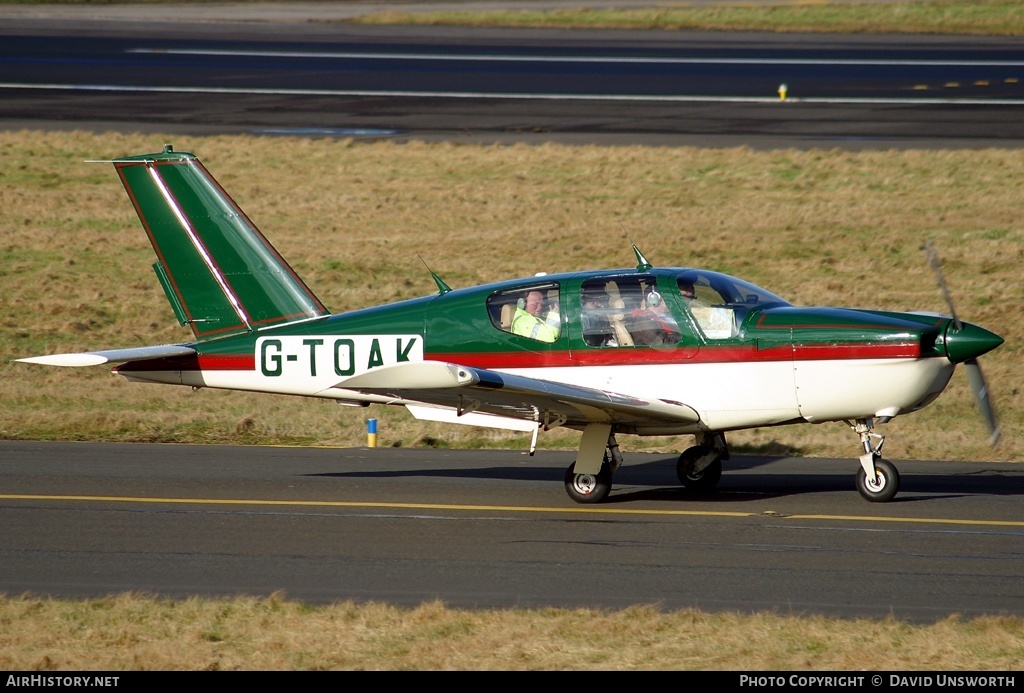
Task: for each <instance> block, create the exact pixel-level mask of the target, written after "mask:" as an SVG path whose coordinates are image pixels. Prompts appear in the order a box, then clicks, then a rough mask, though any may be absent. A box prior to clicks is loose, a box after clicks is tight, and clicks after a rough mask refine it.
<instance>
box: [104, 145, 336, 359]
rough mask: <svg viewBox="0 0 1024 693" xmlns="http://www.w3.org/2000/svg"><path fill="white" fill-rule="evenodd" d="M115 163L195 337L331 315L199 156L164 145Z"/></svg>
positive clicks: (178, 311) (163, 279)
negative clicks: (154, 151) (207, 168)
mask: <svg viewBox="0 0 1024 693" xmlns="http://www.w3.org/2000/svg"><path fill="white" fill-rule="evenodd" d="M114 167H115V168H116V169H117V172H118V175H119V176H120V177H121V182H122V183H124V188H125V190H127V191H128V197H130V198H131V201H132V204H133V205H135V211H136V212H138V214H139V219H140V220H141V221H142V225H143V227H145V229H146V233H147V234H149V240H150V242H151V243H152V244H153V250H155V251H156V256H157V259H158V262H157V263H156V264H155V265H153V269H155V270H156V273H157V276H158V277H159V278H160V284H161V285H162V286H163V288H164V292H165V293H166V294H167V299H168V300H169V301H170V302H171V306H172V307H173V308H174V312H175V315H176V316H177V317H178V320H179V321H180V322H181V324H182V325H185V324H188V325H190V326H191V328H192V331H193V332H194V333H195V336H196V338H197V339H205V338H212V337H220V336H224V335H229V334H236V333H240V332H247V331H251V330H253V329H255V328H257V327H264V326H268V325H276V324H281V323H285V322H292V321H295V320H305V319H310V318H316V317H321V316H324V315H328V314H329V312H328V311H327V309H326V308H325V307H324V306H323V304H322V303H320V301H319V300H318V299H317V297H316V296H314V295H313V292H311V291H310V290H309V288H308V287H307V286H306V285H305V283H303V281H302V280H301V279H300V278H299V276H298V275H297V274H295V271H294V270H292V268H291V267H290V266H289V265H288V263H287V262H285V260H284V258H282V257H281V256H280V255H279V254H278V252H277V251H276V250H275V249H274V247H273V246H272V245H270V243H269V242H268V241H267V239H266V238H264V236H263V234H262V233H260V231H259V229H257V228H256V227H255V226H254V225H253V223H252V222H251V221H250V220H249V218H248V217H247V216H246V215H245V212H243V211H242V210H241V209H240V208H239V207H238V205H236V204H235V202H234V200H232V199H231V198H230V197H229V196H228V194H227V193H226V192H224V189H223V188H221V187H220V185H219V184H218V183H217V181H216V180H214V178H213V176H211V175H210V172H209V171H207V170H206V167H205V166H203V164H202V163H200V161H199V160H198V159H197V158H196V157H195V156H193V155H192V154H188V153H186V152H175V151H173V150H172V148H171V147H170V146H167V147H165V148H164V151H162V152H160V153H159V154H142V155H139V156H130V157H125V158H123V159H118V160H116V161H114Z"/></svg>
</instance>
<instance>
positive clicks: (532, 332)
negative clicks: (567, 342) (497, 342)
mask: <svg viewBox="0 0 1024 693" xmlns="http://www.w3.org/2000/svg"><path fill="white" fill-rule="evenodd" d="M558 291H559V287H558V284H557V283H555V282H546V283H543V284H535V285H530V286H525V287H517V288H515V289H507V290H504V291H496V292H494V293H493V294H491V295H490V297H488V299H487V314H488V316H489V317H490V318H491V322H492V323H493V324H494V326H495V327H497V328H498V329H499V330H502V331H503V332H509V333H512V334H517V335H519V336H521V337H528V338H530V339H535V340H537V341H540V342H554V341H555V340H556V339H558V337H559V335H560V334H561V333H562V312H561V307H560V305H559V299H558Z"/></svg>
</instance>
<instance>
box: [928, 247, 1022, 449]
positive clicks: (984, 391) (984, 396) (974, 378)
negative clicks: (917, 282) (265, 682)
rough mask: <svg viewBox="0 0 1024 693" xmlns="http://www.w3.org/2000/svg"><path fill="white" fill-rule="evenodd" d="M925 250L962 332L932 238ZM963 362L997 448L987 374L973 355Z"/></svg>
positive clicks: (999, 434) (998, 432) (998, 435)
mask: <svg viewBox="0 0 1024 693" xmlns="http://www.w3.org/2000/svg"><path fill="white" fill-rule="evenodd" d="M924 251H925V253H927V255H928V264H929V265H931V268H932V270H933V271H934V272H935V278H936V279H937V280H938V282H939V288H940V289H941V290H942V295H943V297H945V299H946V303H947V305H949V312H950V313H951V314H952V315H953V331H954V332H961V331H962V330H963V323H962V322H960V318H959V317H957V314H956V308H954V307H953V296H952V295H951V294H950V293H949V286H948V285H947V284H946V278H945V277H944V276H942V262H940V261H939V252H938V251H937V250H936V249H935V245H934V244H933V243H932V241H931V239H928V241H926V242H925V244H924ZM963 364H964V368H965V369H966V370H967V381H968V382H969V383H970V385H971V392H973V393H974V400H975V401H976V402H977V403H978V411H980V412H981V417H982V418H983V419H984V420H985V425H986V426H987V427H988V442H989V443H990V444H991V445H992V447H993V448H997V447H999V443H1000V441H1001V440H1002V438H1003V432H1002V429H1001V428H1000V427H999V420H998V419H997V418H996V411H995V408H994V407H993V406H992V398H991V397H990V396H989V393H988V383H986V382H985V376H984V374H982V372H981V364H980V363H978V359H977V358H975V357H973V356H972V357H971V358H969V359H966V360H965V361H964V362H963Z"/></svg>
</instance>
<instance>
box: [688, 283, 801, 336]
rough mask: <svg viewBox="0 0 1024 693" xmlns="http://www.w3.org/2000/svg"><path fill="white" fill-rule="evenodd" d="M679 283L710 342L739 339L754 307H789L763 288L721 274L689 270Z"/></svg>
mask: <svg viewBox="0 0 1024 693" xmlns="http://www.w3.org/2000/svg"><path fill="white" fill-rule="evenodd" d="M676 283H677V284H678V286H679V295H680V296H681V297H682V298H683V303H684V305H685V306H686V309H687V310H688V311H689V312H690V314H691V315H692V316H693V319H694V322H695V323H696V324H697V326H698V327H699V328H700V330H701V332H702V333H703V334H704V336H705V337H706V338H708V339H711V340H716V339H729V338H731V337H735V336H737V335H738V334H739V330H740V325H741V324H742V322H743V320H744V318H745V317H746V315H747V313H749V312H750V311H751V310H753V309H754V308H762V307H767V306H779V305H789V304H788V303H787V302H786V301H784V300H783V299H781V298H779V297H778V296H776V295H775V294H772V293H770V292H768V291H765V290H764V289H762V288H760V287H757V286H754V285H753V284H750V283H748V282H745V281H742V280H740V279H736V278H735V277H730V276H728V275H725V274H719V273H718V272H708V271H702V270H686V271H684V272H680V273H679V274H678V275H677V277H676Z"/></svg>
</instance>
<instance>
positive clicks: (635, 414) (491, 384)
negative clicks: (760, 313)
mask: <svg viewBox="0 0 1024 693" xmlns="http://www.w3.org/2000/svg"><path fill="white" fill-rule="evenodd" d="M335 387H337V388H341V389H345V390H353V391H355V392H361V393H364V394H374V395H386V396H390V397H393V398H395V399H396V400H400V401H401V402H402V403H405V404H427V405H433V406H440V407H447V408H449V409H453V410H455V411H456V412H457V415H458V416H464V415H466V414H469V413H473V412H476V413H479V414H491V415H494V416H500V417H508V418H515V419H520V420H527V421H534V422H537V423H541V424H544V425H545V426H557V425H568V426H577V427H578V426H584V425H586V424H588V423H613V424H622V425H632V424H648V425H650V424H666V425H679V424H696V423H698V422H699V421H700V415H699V414H698V413H697V412H696V411H695V410H694V409H693V408H691V407H689V406H687V405H685V404H681V403H679V402H670V401H667V400H662V399H657V398H645V397H635V396H632V395H623V394H619V393H615V392H607V391H605V390H598V389H596V388H591V387H584V386H581V385H570V384H567V383H556V382H552V381H549V380H541V379H539V378H531V377H527V376H522V375H514V374H510V373H502V372H498V371H492V370H488V369H485V368H473V367H468V366H460V365H458V364H454V363H445V362H442V361H409V362H405V363H399V364H396V365H394V366H385V367H381V368H374V369H371V370H369V371H367V372H366V373H362V374H360V375H357V376H353V377H351V378H348V379H347V380H342V381H341V382H339V383H338V384H337V385H335Z"/></svg>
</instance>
